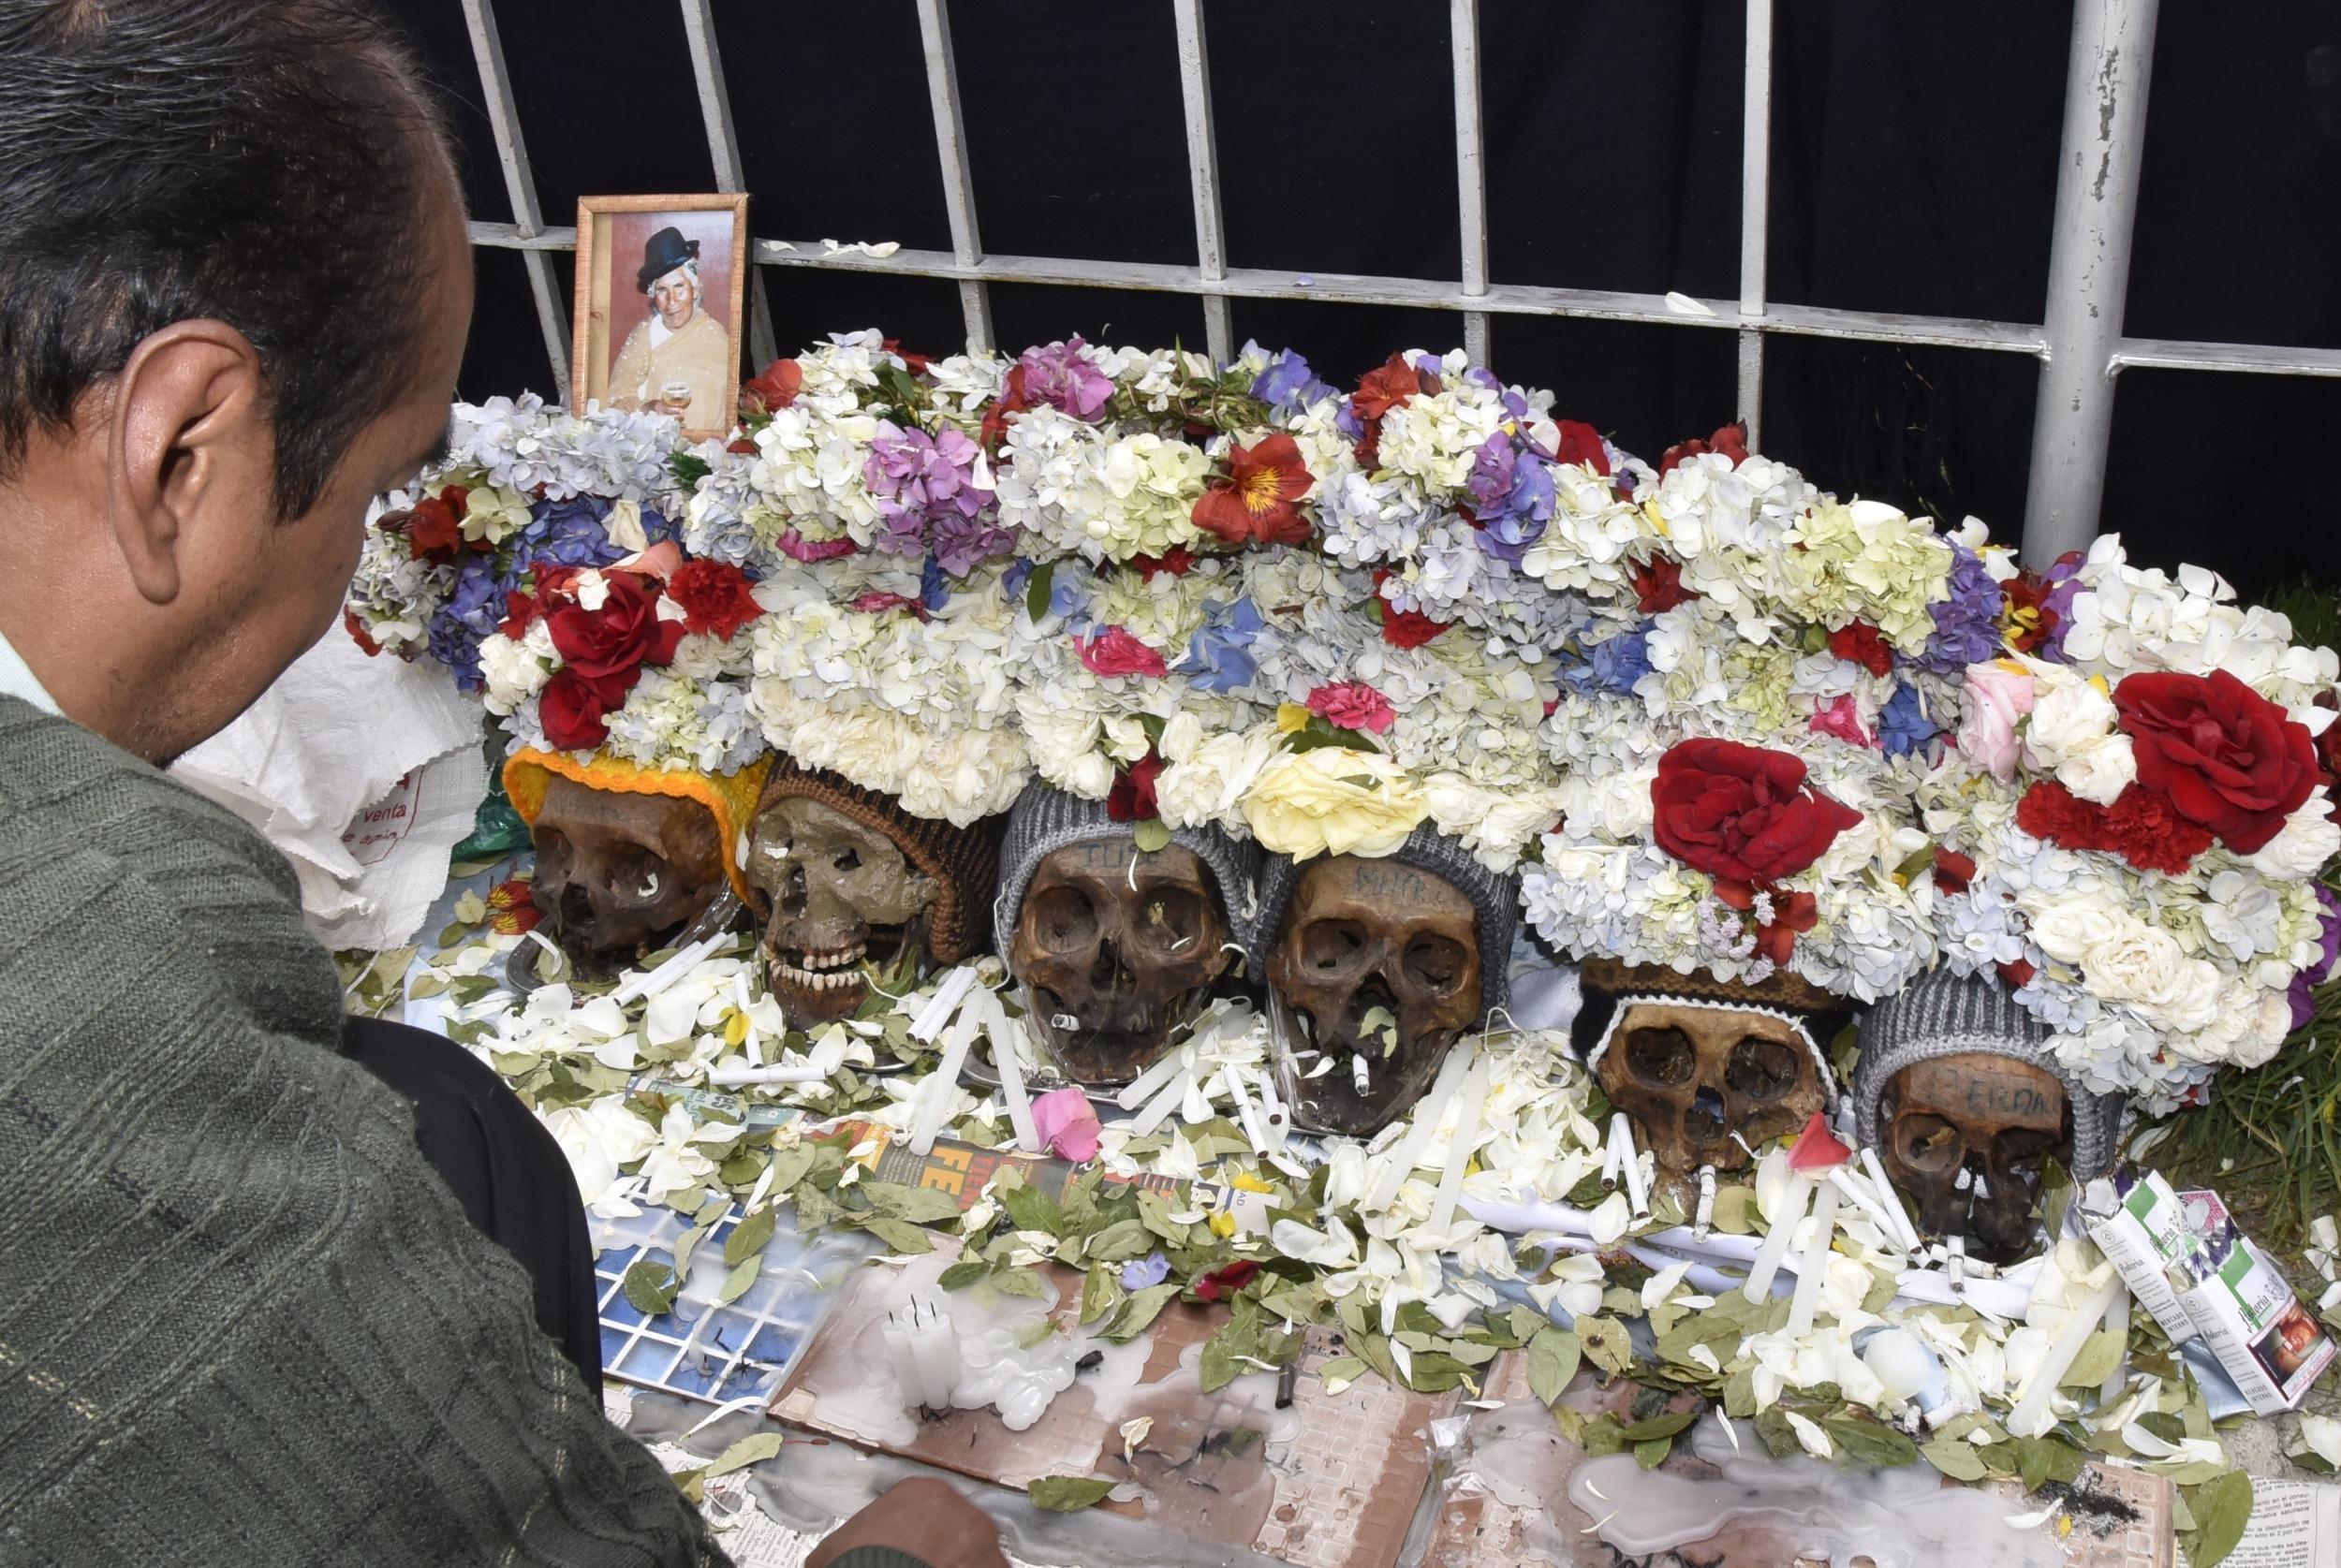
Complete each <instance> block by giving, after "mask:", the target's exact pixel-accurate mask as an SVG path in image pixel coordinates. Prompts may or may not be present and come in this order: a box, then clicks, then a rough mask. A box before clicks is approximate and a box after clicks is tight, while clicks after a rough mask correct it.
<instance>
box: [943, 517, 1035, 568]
mask: <svg viewBox="0 0 2341 1568" xmlns="http://www.w3.org/2000/svg"><path fill="white" fill-rule="evenodd" d="M927 544H928V547H929V548H930V549H932V550H934V551H935V556H934V559H935V560H936V561H938V562H940V563H941V564H942V566H943V569H944V570H945V571H947V572H949V573H950V574H951V576H953V577H957V578H964V577H965V576H966V575H967V574H968V573H969V572H971V571H973V570H974V569H975V568H976V566H977V564H979V562H984V561H989V560H991V559H992V558H993V557H994V556H995V555H1006V554H1008V553H1009V551H1010V550H1014V549H1015V548H1016V533H1015V530H1013V529H1009V528H1003V527H1001V526H1000V524H999V520H997V519H996V518H994V517H993V516H992V515H991V514H990V513H986V514H985V515H984V516H982V517H980V518H966V517H953V516H946V517H943V518H940V519H937V520H936V521H935V527H934V529H933V530H932V531H931V532H930V533H929V534H928V535H927Z"/></svg>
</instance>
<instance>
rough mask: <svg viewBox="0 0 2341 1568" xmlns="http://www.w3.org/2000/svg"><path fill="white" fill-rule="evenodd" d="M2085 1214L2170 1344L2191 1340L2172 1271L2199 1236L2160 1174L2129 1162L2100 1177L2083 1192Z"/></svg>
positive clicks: (2092, 1233) (2188, 1254)
mask: <svg viewBox="0 0 2341 1568" xmlns="http://www.w3.org/2000/svg"><path fill="white" fill-rule="evenodd" d="M2081 1212H2082V1217H2083V1220H2084V1221H2085V1222H2086V1223H2087V1224H2088V1227H2089V1238H2090V1239H2091V1240H2093V1241H2095V1242H2096V1243H2097V1244H2098V1251H2099V1252H2101V1253H2104V1254H2105V1255H2106V1256H2107V1257H2108V1258H2110V1259H2112V1260H2113V1267H2114V1268H2115V1269H2117V1270H2119V1271H2120V1273H2121V1276H2122V1282H2124V1283H2125V1284H2127V1285H2128V1286H2129V1294H2130V1295H2131V1296H2132V1297H2135V1298H2136V1300H2137V1302H2138V1304H2139V1305H2140V1306H2142V1307H2143V1308H2145V1310H2146V1311H2147V1312H2151V1313H2153V1314H2154V1321H2155V1322H2157V1323H2158V1324H2160V1325H2161V1326H2162V1332H2164V1333H2165V1334H2168V1335H2169V1336H2170V1337H2171V1342H2172V1344H2180V1343H2183V1342H2185V1341H2187V1340H2191V1339H2193V1338H2194V1337H2195V1334H2196V1332H2197V1329H2196V1326H2195V1320H2194V1319H2193V1318H2192V1317H2191V1316H2189V1315H2188V1314H2187V1312H2186V1308H2185V1307H2184V1306H2182V1305H2180V1303H2179V1299H2178V1292H2177V1291H2175V1290H2173V1289H2172V1287H2171V1280H2170V1274H2169V1270H2170V1268H2171V1267H2172V1265H2174V1264H2181V1263H2184V1262H2185V1261H2186V1259H2188V1258H2189V1257H2191V1256H2193V1255H2194V1252H2195V1248H2196V1245H2197V1239H2196V1237H2195V1233H2194V1232H2192V1231H2190V1230H2188V1229H2187V1228H2186V1210H2185V1209H2183V1208H2182V1207H2181V1206H2180V1204H2179V1201H2178V1194H2176V1193H2174V1192H2172V1191H2171V1184H2170V1183H2169V1182H2168V1181H2165V1180H2163V1179H2162V1173H2161V1172H2159V1171H2152V1170H2149V1171H2139V1170H2136V1169H2133V1168H2132V1167H2130V1166H2128V1165H2125V1166H2123V1167H2122V1168H2121V1169H2119V1170H2117V1171H2115V1172H2114V1173H2113V1175H2112V1176H2100V1177H2098V1179H2097V1180H2094V1181H2092V1182H2090V1183H2089V1185H2088V1187H2087V1189H2086V1190H2085V1191H2084V1192H2083V1194H2082V1198H2081Z"/></svg>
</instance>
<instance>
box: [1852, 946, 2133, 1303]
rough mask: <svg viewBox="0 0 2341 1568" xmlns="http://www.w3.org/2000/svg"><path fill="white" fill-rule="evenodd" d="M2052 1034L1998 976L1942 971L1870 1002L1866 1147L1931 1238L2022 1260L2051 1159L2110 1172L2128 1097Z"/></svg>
mask: <svg viewBox="0 0 2341 1568" xmlns="http://www.w3.org/2000/svg"><path fill="white" fill-rule="evenodd" d="M2051 1039H2052V1036H2051V1033H2050V1032H2049V1030H2048V1029H2047V1028H2046V1027H2045V1026H2043V1025H2041V1024H2040V1023H2039V1022H2037V1021H2036V1020H2034V1019H2033V1018H2031V1016H2030V1015H2028V1014H2027V1013H2025V1012H2024V1009H2023V1007H2022V1005H2021V1004H2018V1003H2017V1001H2016V1000H2015V998H2014V997H2013V996H2012V995H2010V993H2009V991H2008V989H2006V988H2005V987H2003V986H2001V985H2000V984H1999V983H1998V982H1997V981H1996V980H1995V979H1992V978H1990V977H1988V976H1984V975H1973V976H1960V975H1951V973H1950V972H1948V971H1944V970H1938V971H1936V972H1934V973H1933V974H1929V975H1921V977H1920V978H1919V979H1917V980H1916V981H1913V982H1912V983H1911V984H1910V985H1909V986H1908V987H1907V988H1906V989H1904V990H1903V991H1902V992H1901V993H1900V994H1899V995H1896V996H1892V997H1889V998H1887V999H1886V1000H1885V1001H1883V1002H1881V1003H1879V1004H1877V1006H1876V1007H1873V1008H1872V1009H1871V1010H1870V1014H1869V1016H1868V1018H1864V1019H1863V1020H1862V1059H1861V1062H1860V1063H1859V1064H1858V1065H1857V1066H1856V1068H1855V1070H1854V1078H1853V1087H1854V1103H1855V1107H1856V1112H1857V1115H1858V1117H1859V1120H1860V1123H1861V1134H1862V1139H1863V1141H1865V1142H1868V1143H1872V1144H1875V1145H1876V1146H1877V1150H1878V1155H1879V1158H1880V1159H1881V1160H1882V1162H1883V1163H1884V1165H1885V1169H1886V1176H1887V1179H1888V1180H1891V1181H1892V1183H1893V1184H1894V1186H1895V1187H1897V1188H1899V1189H1900V1190H1901V1191H1902V1193H1903V1194H1905V1195H1907V1197H1908V1198H1909V1199H1910V1201H1911V1203H1912V1205H1913V1206H1914V1207H1915V1208H1916V1209H1917V1210H1918V1216H1919V1224H1920V1228H1921V1229H1922V1230H1923V1231H1925V1232H1926V1233H1927V1234H1929V1235H1931V1236H1938V1237H1953V1236H1955V1237H1961V1238H1965V1240H1966V1248H1967V1251H1968V1253H1969V1254H1970V1255H1972V1256H1975V1257H1978V1258H1980V1259H1982V1260H1984V1261H1985V1262H1988V1263H2011V1262H2014V1261H2015V1260H2017V1259H2018V1258H2021V1257H2023V1256H2024V1255H2025V1254H2026V1253H2029V1252H2030V1251H2032V1250H2033V1246H2034V1243H2035V1235H2034V1228H2035V1227H2034V1225H2033V1209H2034V1208H2035V1206H2036V1204H2037V1202H2038V1200H2039V1192H2040V1183H2041V1179H2042V1177H2043V1176H2044V1175H2045V1174H2046V1166H2047V1164H2048V1162H2049V1161H2050V1160H2052V1159H2054V1160H2058V1161H2061V1162H2063V1163H2064V1164H2065V1165H2067V1167H2068V1168H2069V1170H2070V1171H2071V1172H2072V1174H2073V1177H2074V1178H2075V1180H2082V1181H2086V1180H2089V1179H2090V1178H2091V1177H2093V1176H2101V1175H2103V1174H2104V1173H2105V1171H2106V1170H2107V1169H2108V1168H2109V1167H2110V1165H2111V1164H2112V1159H2113V1144H2114V1139H2115V1136H2116V1135H2117V1133H2118V1131H2119V1128H2120V1124H2121V1114H2122V1102H2121V1100H2120V1099H2119V1098H2118V1097H2116V1096H2112V1095H2099V1094H2093V1093H2091V1092H2088V1091H2087V1089H2086V1088H2084V1087H2083V1086H2082V1085H2080V1084H2079V1083H2078V1082H2077V1081H2076V1080H2074V1079H2072V1078H2071V1077H2069V1076H2068V1075H2067V1074H2066V1073H2065V1071H2064V1069H2063V1067H2062V1064H2061V1063H2059V1062H2057V1060H2056V1057H2055V1054H2054V1050H2053V1049H2052V1048H2051V1045H2050V1042H2051Z"/></svg>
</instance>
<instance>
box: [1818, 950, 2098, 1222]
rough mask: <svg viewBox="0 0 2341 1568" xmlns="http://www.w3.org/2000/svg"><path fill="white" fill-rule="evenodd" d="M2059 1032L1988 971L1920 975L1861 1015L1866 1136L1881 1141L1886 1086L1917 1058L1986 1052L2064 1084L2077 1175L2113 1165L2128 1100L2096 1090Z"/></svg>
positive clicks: (1857, 1105)
mask: <svg viewBox="0 0 2341 1568" xmlns="http://www.w3.org/2000/svg"><path fill="white" fill-rule="evenodd" d="M2052 1037H2053V1032H2052V1031H2051V1030H2050V1029H2049V1027H2048V1026H2047V1025H2046V1024H2043V1023H2041V1022H2040V1021H2039V1019H2038V1018H2034V1017H2033V1016H2032V1015H2031V1014H2029V1013H2027V1012H2025V1011H2024V1004H2021V1003H2019V1002H2018V1001H2017V1000H2016V998H2015V996H2014V994H2013V993H2012V992H2010V990H2009V989H2008V988H2007V987H2006V986H2004V985H2002V984H2001V983H2000V982H1999V981H1998V980H1997V979H1996V978H1995V977H1994V976H1992V975H1957V974H1954V973H1952V972H1951V970H1949V969H1947V968H1943V969H1935V970H1931V971H1929V972H1928V973H1926V974H1924V975H1920V976H1919V977H1918V978H1917V979H1916V980H1913V981H1911V982H1910V984H1908V985H1907V986H1905V987H1904V988H1903V989H1901V990H1900V991H1899V992H1897V993H1896V994H1894V995H1892V996H1890V997H1888V998H1886V999H1885V1000H1884V1001H1883V1002H1880V1003H1878V1004H1877V1005H1876V1006H1874V1007H1872V1008H1871V1009H1870V1010H1869V1014H1868V1016H1867V1017H1865V1018H1862V1057H1861V1060H1860V1062H1857V1063H1856V1064H1855V1066H1854V1069H1853V1106H1854V1112H1855V1115H1856V1116H1857V1117H1858V1118H1859V1124H1860V1127H1861V1135H1862V1142H1863V1143H1866V1144H1871V1145H1876V1144H1877V1142H1878V1139H1879V1136H1881V1135H1882V1134H1883V1133H1884V1132H1885V1128H1884V1127H1883V1126H1881V1125H1880V1123H1879V1116H1878V1107H1879V1106H1880V1104H1881V1103H1882V1102H1883V1101H1884V1099H1885V1097H1886V1085H1887V1084H1888V1083H1890V1082H1892V1079H1893V1076H1894V1075H1895V1074H1896V1073H1898V1072H1900V1071H1901V1070H1902V1069H1903V1068H1905V1067H1907V1066H1909V1065H1911V1064H1912V1063H1913V1062H1924V1061H1927V1060H1929V1059H1931V1058H1933V1057H1937V1056H1956V1055H1958V1054H1959V1053H1960V1052H1962V1051H1983V1052H1988V1053H1989V1054H1991V1055H1993V1056H2004V1057H2006V1058H2008V1059H2009V1060H2010V1061H2011V1062H2030V1063H2031V1064H2032V1065H2033V1066H2035V1067H2040V1068H2045V1069H2046V1070H2047V1071H2049V1072H2051V1073H2054V1075H2055V1076H2056V1080H2057V1081H2058V1082H2059V1083H2061V1084H2063V1085H2064V1086H2065V1098H2066V1100H2067V1101H2068V1102H2069V1104H2070V1105H2071V1106H2072V1114H2073V1157H2072V1177H2073V1180H2076V1181H2086V1180H2089V1179H2090V1178H2092V1177H2097V1176H2103V1175H2104V1174H2105V1173H2106V1172H2107V1171H2109V1170H2111V1169H2112V1168H2113V1152H2114V1145H2115V1143H2116V1142H2117V1141H2118V1139H2119V1137H2120V1136H2121V1126H2122V1109H2123V1100H2122V1097H2121V1096H2120V1095H2118V1094H2098V1093H2096V1092H2093V1091H2091V1090H2089V1089H2088V1088H2086V1087H2084V1086H2083V1083H2082V1081H2081V1079H2080V1078H2079V1077H2076V1076H2074V1074H2073V1073H2072V1071H2071V1070H2070V1069H2069V1068H2068V1067H2067V1066H2066V1065H2065V1064H2064V1063H2063V1062H2059V1061H2058V1060H2057V1059H2056V1053H2055V1052H2054V1050H2051V1049H2050V1048H2049V1041H2050V1039H2051V1038H2052Z"/></svg>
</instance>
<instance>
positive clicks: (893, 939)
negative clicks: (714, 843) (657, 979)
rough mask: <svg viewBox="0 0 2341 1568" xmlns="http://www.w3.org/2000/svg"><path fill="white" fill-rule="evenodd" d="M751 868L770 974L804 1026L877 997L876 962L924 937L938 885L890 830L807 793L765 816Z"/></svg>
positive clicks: (753, 840) (752, 841)
mask: <svg viewBox="0 0 2341 1568" xmlns="http://www.w3.org/2000/svg"><path fill="white" fill-rule="evenodd" d="M747 874H748V884H749V886H750V887H754V888H756V890H757V891H758V892H759V893H760V894H762V895H763V898H764V902H765V906H766V909H767V912H768V916H769V918H768V919H767V921H766V924H765V927H764V944H763V950H764V965H765V973H766V977H767V979H768V982H769V983H770V985H771V987H772V992H773V996H774V997H775V998H776V999H777V1000H778V1001H779V1003H780V1009H781V1013H782V1015H783V1016H784V1017H786V1018H788V1023H789V1026H790V1027H791V1028H795V1029H809V1028H812V1027H814V1026H815V1025H817V1024H823V1023H828V1022H831V1021H832V1020H833V1019H837V1018H851V1017H852V1016H853V1015H854V1013H855V1012H856V1011H857V1010H858V1009H859V1008H860V1007H861V1004H862V1002H863V1001H864V1000H865V999H866V998H867V997H868V996H869V993H870V992H869V986H870V983H869V978H868V969H870V968H879V969H882V968H884V967H885V966H887V965H890V964H891V963H893V962H894V961H895V960H897V959H899V958H900V957H901V956H902V954H903V952H904V950H905V944H907V943H911V942H916V941H920V940H922V938H923V933H924V927H925V923H926V917H927V913H928V911H929V910H930V909H932V908H933V907H934V904H935V894H936V892H937V890H938V889H937V888H936V886H935V878H933V877H931V876H929V875H928V874H927V873H926V872H922V871H920V869H919V868H918V867H917V866H915V865H913V864H911V862H910V859H909V857H907V856H905V855H904V853H903V851H902V847H901V846H900V845H899V844H897V843H894V841H893V840H892V839H890V838H888V837H887V836H886V834H884V833H883V832H880V831H879V830H878V829H877V828H873V827H871V826H869V825H868V824H867V823H864V822H861V821H858V820H857V819H855V818H853V817H850V816H847V814H846V813H844V812H841V811H839V810H837V809H836V808H835V807H834V806H829V805H825V804H823V803H822V802H820V801H818V800H815V799H808V798H806V797H804V796H802V795H787V796H783V797H781V798H780V799H777V800H774V801H773V803H772V804H771V805H769V806H767V807H765V808H764V810H763V811H762V812H761V813H758V816H757V818H756V823H755V826H754V827H753V828H750V829H749V832H748V872H747ZM864 966H867V968H865V967H864Z"/></svg>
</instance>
